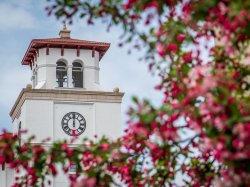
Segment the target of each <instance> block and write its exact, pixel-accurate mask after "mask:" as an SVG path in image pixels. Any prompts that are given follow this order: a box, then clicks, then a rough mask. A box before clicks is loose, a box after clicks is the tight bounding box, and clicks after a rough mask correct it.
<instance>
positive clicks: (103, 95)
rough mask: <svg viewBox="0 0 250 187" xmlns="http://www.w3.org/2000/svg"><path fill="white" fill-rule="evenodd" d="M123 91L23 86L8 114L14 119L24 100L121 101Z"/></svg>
mask: <svg viewBox="0 0 250 187" xmlns="http://www.w3.org/2000/svg"><path fill="white" fill-rule="evenodd" d="M123 95H124V93H121V92H118V93H115V92H103V91H86V90H75V89H74V90H71V89H27V88H24V89H23V90H22V91H21V93H20V94H19V96H18V98H17V100H16V102H15V104H14V106H13V107H12V109H11V111H10V116H11V118H12V120H13V121H14V120H15V118H17V116H18V112H19V111H20V110H21V107H22V105H23V103H24V102H25V101H26V100H50V101H55V102H60V101H61V102H101V103H121V102H122V97H123Z"/></svg>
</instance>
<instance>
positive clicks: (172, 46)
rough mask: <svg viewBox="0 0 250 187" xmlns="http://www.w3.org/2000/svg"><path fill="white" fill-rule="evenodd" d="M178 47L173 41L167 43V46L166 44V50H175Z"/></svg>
mask: <svg viewBox="0 0 250 187" xmlns="http://www.w3.org/2000/svg"><path fill="white" fill-rule="evenodd" d="M177 49H178V47H177V45H176V44H174V43H169V44H168V46H167V50H168V51H170V52H172V51H177Z"/></svg>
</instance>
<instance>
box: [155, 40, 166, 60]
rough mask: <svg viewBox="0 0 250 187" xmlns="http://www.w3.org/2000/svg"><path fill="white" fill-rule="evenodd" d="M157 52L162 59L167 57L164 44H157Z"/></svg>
mask: <svg viewBox="0 0 250 187" xmlns="http://www.w3.org/2000/svg"><path fill="white" fill-rule="evenodd" d="M156 51H157V53H158V54H159V55H160V56H161V57H164V56H165V55H166V50H165V48H164V46H163V44H162V43H157V44H156Z"/></svg>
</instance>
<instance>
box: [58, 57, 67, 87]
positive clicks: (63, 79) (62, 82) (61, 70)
mask: <svg viewBox="0 0 250 187" xmlns="http://www.w3.org/2000/svg"><path fill="white" fill-rule="evenodd" d="M56 64H57V66H56V79H57V81H56V82H57V86H58V87H67V86H68V84H67V81H68V77H67V66H66V64H65V63H64V62H62V61H58V62H57V63H56Z"/></svg>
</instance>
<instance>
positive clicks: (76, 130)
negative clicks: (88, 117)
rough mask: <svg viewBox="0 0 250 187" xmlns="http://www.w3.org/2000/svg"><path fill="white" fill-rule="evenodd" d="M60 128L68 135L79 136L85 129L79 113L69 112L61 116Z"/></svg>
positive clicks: (84, 123) (82, 118) (84, 122)
mask: <svg viewBox="0 0 250 187" xmlns="http://www.w3.org/2000/svg"><path fill="white" fill-rule="evenodd" d="M62 129H63V131H64V132H65V133H66V134H68V135H70V136H79V135H80V134H82V133H83V132H84V131H85V129H86V121H85V119H84V117H83V116H82V115H81V114H79V113H77V112H69V113H68V114H66V115H65V116H64V117H63V118H62Z"/></svg>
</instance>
